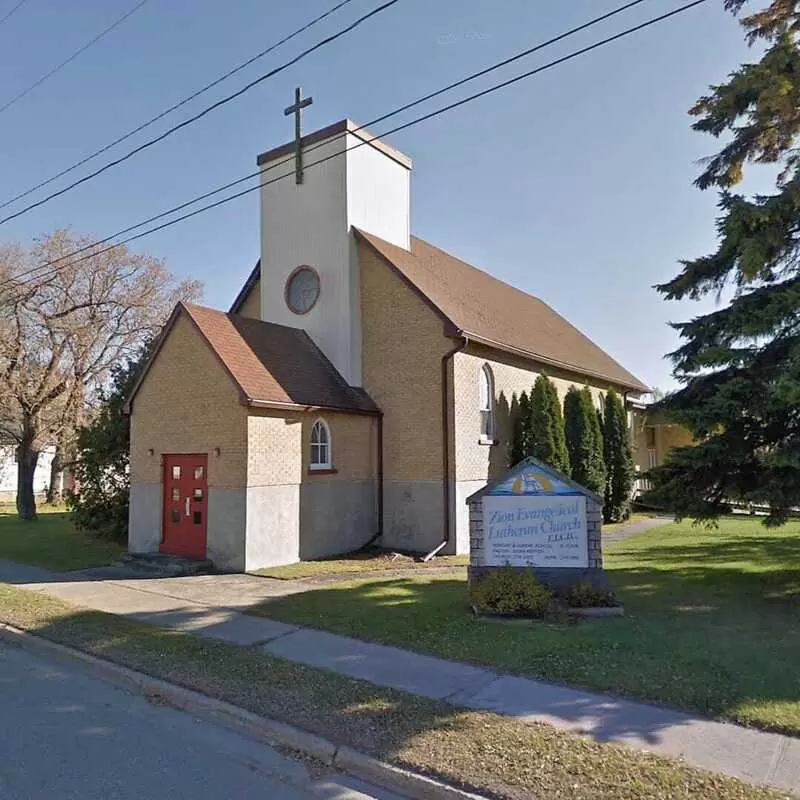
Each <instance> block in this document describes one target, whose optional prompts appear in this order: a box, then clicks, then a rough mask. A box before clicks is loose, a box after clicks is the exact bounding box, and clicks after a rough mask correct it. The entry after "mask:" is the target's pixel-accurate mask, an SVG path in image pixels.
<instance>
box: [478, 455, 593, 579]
mask: <svg viewBox="0 0 800 800" xmlns="http://www.w3.org/2000/svg"><path fill="white" fill-rule="evenodd" d="M586 497H587V495H586V490H584V489H582V488H581V487H579V486H578V485H577V484H574V483H572V482H571V481H569V479H567V478H565V477H564V476H562V475H560V474H559V473H558V472H555V471H552V470H550V469H549V468H548V467H546V466H545V465H543V464H540V463H538V462H533V461H532V460H529V461H527V462H523V463H522V464H520V465H519V466H518V467H517V468H515V469H514V470H512V471H511V473H510V474H509V475H507V476H506V478H505V479H504V480H502V481H501V482H500V483H498V484H495V485H494V486H491V487H489V488H488V489H486V490H485V492H484V493H483V498H482V502H483V546H484V565H485V566H487V567H492V566H495V567H500V566H506V565H509V566H513V567H573V568H586V567H588V566H589V537H588V529H587V522H586Z"/></svg>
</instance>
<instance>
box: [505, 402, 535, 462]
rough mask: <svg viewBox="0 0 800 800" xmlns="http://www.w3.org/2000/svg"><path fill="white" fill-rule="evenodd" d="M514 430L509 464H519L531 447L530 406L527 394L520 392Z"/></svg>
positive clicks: (527, 454)
mask: <svg viewBox="0 0 800 800" xmlns="http://www.w3.org/2000/svg"><path fill="white" fill-rule="evenodd" d="M513 422H514V430H513V434H512V436H513V438H512V441H511V464H510V465H509V466H512V467H513V466H514V465H515V464H519V462H520V461H522V459H523V458H527V456H529V455H530V446H531V441H530V440H531V404H530V400H529V399H528V393H527V392H522V394H521V395H520V396H519V400H518V401H517V408H516V414H515V415H514V420H513Z"/></svg>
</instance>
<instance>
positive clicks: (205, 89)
mask: <svg viewBox="0 0 800 800" xmlns="http://www.w3.org/2000/svg"><path fill="white" fill-rule="evenodd" d="M22 2H26V0H22ZM351 2H353V0H342V1H341V2H339V3H337V4H336V5H335V6H333V8H330V9H328V11H325V12H324V13H323V14H320V15H319V16H317V17H315V18H314V19H312V20H311V21H310V22H307V23H306V24H305V25H303V26H302V27H300V28H298V29H297V30H295V31H292V33H290V34H288V35H286V36H284V37H283V38H282V39H280V40H279V41H277V42H275V43H274V44H271V45H270V46H269V47H267V48H266V49H265V50H262V51H261V52H259V53H256V54H255V55H254V56H253V57H252V58H248V59H247V61H243V62H242V63H241V64H238V65H237V66H235V67H233V69H230V70H228V72H226V73H225V74H223V75H220V77H219V78H216V79H215V80H213V81H211V83H207V84H206V85H205V86H203V87H201V88H200V89H197V90H196V91H194V92H192V93H191V94H189V95H187V96H186V97H184V98H183V99H182V100H179V101H178V102H177V103H175V104H174V105H171V106H170V107H169V108H166V109H164V110H163V111H161V112H159V113H158V114H156V115H155V116H154V117H152V118H151V119H149V120H147V121H146V122H143V123H142V124H141V125H137V126H136V127H135V128H133V129H132V130H130V131H128V132H127V133H125V134H123V135H122V136H119V137H118V138H116V139H114V141H113V142H109V143H108V144H106V145H104V146H103V147H101V148H100V149H99V150H95V151H94V152H93V153H91V155H88V156H86V157H85V158H82V159H81V160H80V161H76V162H75V163H74V164H72V165H70V166H69V167H67V168H66V169H62V170H61V171H60V172H57V173H56V174H55V175H51V176H50V177H49V178H47V180H44V181H41V182H40V183H37V184H36V185H35V186H31V187H30V188H29V189H26V190H25V191H24V192H20V193H19V194H18V195H16V196H15V197H12V198H10V199H9V200H6V201H4V202H3V203H0V208H6V207H7V206H10V205H11V204H12V203H16V202H17V200H21V199H22V198H23V197H27V196H28V195H29V194H32V193H33V192H35V191H36V190H37V189H41V188H42V187H44V186H47V185H49V184H51V183H52V182H53V181H56V180H58V179H59V178H63V177H64V175H67V174H69V173H70V172H73V171H74V170H76V169H78V167H82V166H83V165H84V164H87V163H88V162H89V161H92V160H93V159H95V158H97V156H100V155H102V154H103V153H106V152H108V151H109V150H111V148H112V147H116V146H117V145H118V144H121V143H122V142H124V141H126V140H127V139H130V138H131V136H135V135H136V134H137V133H141V132H142V131H143V130H145V128H149V127H150V126H151V125H153V124H154V123H156V122H158V121H159V120H161V119H163V118H164V117H166V116H167V115H168V114H171V113H172V112H173V111H177V110H178V109H179V108H181V107H182V106H185V105H186V104H187V103H189V102H191V101H192V100H195V99H197V98H198V97H200V95H202V94H205V93H206V92H208V91H210V90H211V89H213V88H214V87H215V86H218V85H219V84H220V83H222V82H223V81H226V80H228V78H231V77H232V76H234V75H236V74H237V73H238V72H241V71H242V70H243V69H245V68H246V67H249V66H250V65H251V64H254V63H255V62H256V61H259V60H260V59H262V58H264V56H266V55H268V54H269V53H271V52H273V51H274V50H277V49H278V48H279V47H280V46H281V45H284V44H286V43H287V42H289V41H291V40H292V39H294V38H295V37H297V36H299V35H300V34H301V33H304V32H305V31H307V30H308V29H309V28H312V27H313V26H314V25H316V24H317V23H319V22H321V21H322V20H324V19H326V18H327V17H329V16H331V14H334V13H335V12H336V11H338V10H339V9H340V8H342V7H343V6H346V5H347V4H348V3H351Z"/></svg>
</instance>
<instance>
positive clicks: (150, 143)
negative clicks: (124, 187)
mask: <svg viewBox="0 0 800 800" xmlns="http://www.w3.org/2000/svg"><path fill="white" fill-rule="evenodd" d="M142 2H147V0H142ZM397 2H399V0H387V2H385V3H383V4H382V5H380V6H378V7H377V8H374V9H373V10H372V11H369V12H367V13H366V14H364V15H362V16H361V17H359V18H358V19H357V20H356V21H355V22H352V23H350V24H349V25H347V26H346V27H344V28H342V29H341V30H339V31H337V32H336V33H334V34H331V35H330V36H327V37H326V38H324V39H322V40H321V41H319V42H317V43H316V44H315V45H312V46H311V47H308V48H306V49H305V50H303V52H302V53H300V54H299V55H296V56H295V57H294V58H291V59H289V61H286V62H284V63H283V64H281V65H280V66H278V67H275V69H272V70H270V71H269V72H266V73H264V74H263V75H260V76H259V77H258V78H256V79H255V80H252V81H250V83H248V84H246V85H245V86H243V87H242V88H241V89H239V90H238V91H236V92H234V93H233V94H229V95H228V96H227V97H223V98H222V99H221V100H218V101H217V102H216V103H212V104H211V105H210V106H207V107H206V108H204V109H203V110H202V111H200V112H199V113H197V114H195V115H194V116H192V117H189V118H188V119H185V120H184V121H183V122H180V123H178V124H177V125H174V126H173V127H171V128H169V129H168V130H166V131H164V133H162V134H160V135H159V136H156V137H154V138H153V139H150V140H149V141H147V142H144V144H140V145H139V146H138V147H135V148H134V149H133V150H130V151H129V152H127V153H126V154H125V155H124V156H120V157H119V158H116V159H114V160H113V161H109V162H108V163H107V164H104V165H103V166H102V167H100V168H99V169H96V170H95V171H94V172H90V173H89V174H88V175H85V176H84V177H83V178H79V179H78V180H77V181H73V182H72V183H70V184H67V186H65V187H64V188H63V189H59V190H58V191H57V192H53V193H52V194H49V195H48V196H47V197H45V198H43V199H42V200H38V201H37V202H35V203H31V204H30V205H28V206H25V208H23V209H21V210H20V211H15V212H14V213H13V214H9V215H8V216H6V217H3V219H0V225H2V224H3V223H5V222H9V221H10V220H12V219H16V218H17V217H20V216H22V215H23V214H25V213H27V212H28V211H31V210H32V209H34V208H38V207H39V206H42V205H44V204H45V203H48V202H49V201H50V200H53V199H54V198H56V197H60V196H61V195H63V194H66V193H67V192H68V191H70V190H71V189H74V188H75V187H76V186H80V185H81V184H82V183H86V182H87V181H90V180H92V179H93V178H96V177H97V176H98V175H101V174H102V173H103V172H105V171H106V170H109V169H111V168H112V167H116V166H117V165H119V164H122V162H123V161H127V160H128V159H129V158H132V157H133V156H135V155H136V154H137V153H141V152H142V151H143V150H146V149H147V148H149V147H152V146H153V145H154V144H157V143H158V142H161V141H163V140H164V139H166V138H167V137H168V136H171V135H172V134H173V133H175V132H176V131H179V130H181V129H182V128H185V127H187V126H188V125H191V124H193V123H195V122H197V121H198V120H199V119H202V118H203V117H205V116H206V115H207V114H210V113H211V112H212V111H215V110H216V109H218V108H220V107H221V106H224V105H225V104H226V103H230V102H231V101H232V100H235V99H236V98H237V97H241V96H242V95H243V94H244V93H245V92H249V91H250V90H251V89H252V88H254V87H255V86H258V85H259V84H260V83H263V82H264V81H265V80H267V79H268V78H271V77H273V76H274V75H277V74H278V73H279V72H283V71H284V70H285V69H288V68H289V67H291V66H292V65H294V64H296V63H297V62H298V61H300V60H301V59H303V58H305V57H306V56H308V55H310V54H311V53H313V52H315V51H316V50H319V49H320V48H322V47H325V45H328V44H330V43H331V42H334V41H336V40H337V39H339V38H341V37H342V36H345V35H346V34H348V33H350V31H353V30H355V29H356V28H357V27H358V26H359V25H361V24H362V23H364V22H366V21H367V20H368V19H370V18H371V17H374V16H376V15H377V14H380V13H381V12H383V11H386V9H388V8H390V7H391V6H393V5H395V3H397Z"/></svg>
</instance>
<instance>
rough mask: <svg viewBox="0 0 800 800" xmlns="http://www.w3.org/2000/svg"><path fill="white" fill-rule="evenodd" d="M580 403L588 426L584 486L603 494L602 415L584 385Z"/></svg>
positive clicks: (604, 473)
mask: <svg viewBox="0 0 800 800" xmlns="http://www.w3.org/2000/svg"><path fill="white" fill-rule="evenodd" d="M581 403H582V405H583V414H584V417H585V419H586V421H587V425H588V427H589V431H590V434H589V452H590V456H589V462H588V466H587V468H586V483H585V484H584V486H585V487H586V488H587V489H591V490H592V491H593V492H594V493H595V494H599V495H600V496H601V497H602V496H603V492H604V491H605V486H606V459H605V449H604V445H603V424H602V423H603V416H602V414H601V413H600V410H599V409H598V408H597V406H595V404H594V399H593V398H592V392H591V389H589V387H588V386H584V387H583V389H581Z"/></svg>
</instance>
